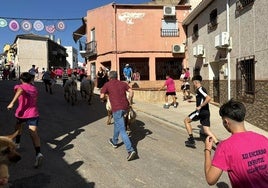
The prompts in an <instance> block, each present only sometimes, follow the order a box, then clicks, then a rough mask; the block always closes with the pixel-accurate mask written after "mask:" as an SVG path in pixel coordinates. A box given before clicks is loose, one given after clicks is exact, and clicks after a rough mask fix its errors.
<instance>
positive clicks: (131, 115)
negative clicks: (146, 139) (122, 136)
mask: <svg viewBox="0 0 268 188" xmlns="http://www.w3.org/2000/svg"><path fill="white" fill-rule="evenodd" d="M106 98H107V102H106V110H107V125H110V124H112V118H113V113H112V107H111V103H110V100H109V97H108V96H107V97H106ZM136 117H137V114H136V112H135V111H134V110H133V108H132V106H129V109H128V111H127V113H126V114H125V116H124V118H125V126H126V131H127V133H128V135H129V134H130V133H131V129H130V127H131V125H132V124H133V123H134V122H135V121H136Z"/></svg>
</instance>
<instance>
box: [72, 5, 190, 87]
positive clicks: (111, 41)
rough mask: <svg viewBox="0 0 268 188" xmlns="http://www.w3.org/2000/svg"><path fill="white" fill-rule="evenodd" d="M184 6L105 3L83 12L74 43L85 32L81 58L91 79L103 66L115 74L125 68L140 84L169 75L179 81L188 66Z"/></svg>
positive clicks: (186, 8)
mask: <svg viewBox="0 0 268 188" xmlns="http://www.w3.org/2000/svg"><path fill="white" fill-rule="evenodd" d="M190 8H191V6H189V5H176V6H174V5H166V6H164V5H152V4H138V5H133V4H115V3H112V4H108V5H105V6H102V7H98V8H96V9H93V10H89V11H88V12H87V16H86V17H85V18H84V19H83V25H82V26H81V27H80V28H79V29H78V30H76V31H75V32H74V40H76V41H77V40H80V38H81V36H82V35H84V34H86V41H85V42H84V43H85V44H84V45H83V44H82V46H81V49H80V54H81V55H82V56H83V57H85V59H86V62H87V71H88V75H91V77H92V78H95V77H96V70H98V69H99V67H100V66H103V67H105V68H107V69H109V70H117V71H118V72H119V74H120V79H121V80H123V72H122V71H123V68H124V66H125V65H126V64H129V65H130V66H131V67H132V69H133V70H135V69H136V70H138V71H139V72H140V74H141V82H142V81H157V80H164V79H165V74H166V73H169V74H170V75H171V76H172V77H173V78H174V79H179V77H180V74H181V69H182V68H184V67H187V62H186V60H185V59H186V55H185V54H186V53H185V50H186V48H185V42H186V34H185V31H184V29H183V26H182V22H183V20H184V19H185V18H186V16H187V15H188V13H189V11H190Z"/></svg>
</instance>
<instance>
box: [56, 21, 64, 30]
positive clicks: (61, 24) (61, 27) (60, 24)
mask: <svg viewBox="0 0 268 188" xmlns="http://www.w3.org/2000/svg"><path fill="white" fill-rule="evenodd" d="M57 29H58V30H60V31H63V30H64V29H65V24H64V22H63V21H59V22H58V24H57Z"/></svg>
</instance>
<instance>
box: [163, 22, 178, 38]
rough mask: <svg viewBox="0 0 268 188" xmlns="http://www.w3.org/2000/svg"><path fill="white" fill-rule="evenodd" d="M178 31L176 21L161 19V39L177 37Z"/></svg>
mask: <svg viewBox="0 0 268 188" xmlns="http://www.w3.org/2000/svg"><path fill="white" fill-rule="evenodd" d="M178 36H179V29H178V22H177V20H176V19H163V20H162V28H161V37H178Z"/></svg>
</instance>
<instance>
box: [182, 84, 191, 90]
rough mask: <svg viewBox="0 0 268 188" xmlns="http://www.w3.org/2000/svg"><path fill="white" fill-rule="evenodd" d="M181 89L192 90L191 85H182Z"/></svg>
mask: <svg viewBox="0 0 268 188" xmlns="http://www.w3.org/2000/svg"><path fill="white" fill-rule="evenodd" d="M181 90H182V91H183V90H190V85H182V86H181Z"/></svg>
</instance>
